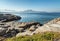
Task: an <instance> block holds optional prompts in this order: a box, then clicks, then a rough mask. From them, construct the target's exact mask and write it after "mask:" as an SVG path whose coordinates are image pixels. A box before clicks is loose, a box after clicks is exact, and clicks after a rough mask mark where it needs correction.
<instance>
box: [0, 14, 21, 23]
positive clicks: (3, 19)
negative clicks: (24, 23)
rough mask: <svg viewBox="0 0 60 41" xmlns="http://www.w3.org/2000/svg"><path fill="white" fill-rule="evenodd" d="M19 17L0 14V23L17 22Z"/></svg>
mask: <svg viewBox="0 0 60 41" xmlns="http://www.w3.org/2000/svg"><path fill="white" fill-rule="evenodd" d="M19 19H21V17H19V16H15V15H11V14H0V21H1V22H9V21H14V20H19Z"/></svg>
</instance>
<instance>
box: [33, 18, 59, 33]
mask: <svg viewBox="0 0 60 41" xmlns="http://www.w3.org/2000/svg"><path fill="white" fill-rule="evenodd" d="M48 31H52V32H60V18H57V19H54V20H52V21H50V22H48V23H46V24H44V25H43V26H41V27H40V26H39V27H38V28H37V29H36V30H35V31H34V33H41V32H48Z"/></svg>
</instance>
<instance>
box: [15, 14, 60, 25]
mask: <svg viewBox="0 0 60 41" xmlns="http://www.w3.org/2000/svg"><path fill="white" fill-rule="evenodd" d="M15 15H18V16H21V17H22V19H21V20H19V22H33V21H35V22H40V23H41V24H45V23H47V22H48V21H50V20H52V19H54V18H57V17H60V14H57V13H55V14H53V13H52V14H30V13H29V14H28V13H26V14H15Z"/></svg>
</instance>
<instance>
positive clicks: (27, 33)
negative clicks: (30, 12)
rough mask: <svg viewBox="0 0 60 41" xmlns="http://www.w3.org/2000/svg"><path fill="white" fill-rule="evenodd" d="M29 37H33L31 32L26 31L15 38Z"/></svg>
mask: <svg viewBox="0 0 60 41" xmlns="http://www.w3.org/2000/svg"><path fill="white" fill-rule="evenodd" d="M30 35H33V34H32V32H30V31H26V32H23V33H18V34H17V35H16V37H19V36H30Z"/></svg>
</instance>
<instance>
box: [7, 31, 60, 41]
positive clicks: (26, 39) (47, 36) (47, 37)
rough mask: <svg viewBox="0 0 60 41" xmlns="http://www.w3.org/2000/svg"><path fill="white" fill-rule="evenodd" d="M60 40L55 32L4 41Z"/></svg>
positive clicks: (59, 34) (59, 36)
mask: <svg viewBox="0 0 60 41" xmlns="http://www.w3.org/2000/svg"><path fill="white" fill-rule="evenodd" d="M57 38H60V33H57V32H45V33H40V34H35V35H32V36H20V37H12V38H7V39H6V41H53V40H54V39H57Z"/></svg>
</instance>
